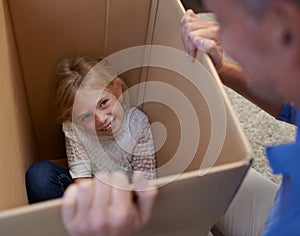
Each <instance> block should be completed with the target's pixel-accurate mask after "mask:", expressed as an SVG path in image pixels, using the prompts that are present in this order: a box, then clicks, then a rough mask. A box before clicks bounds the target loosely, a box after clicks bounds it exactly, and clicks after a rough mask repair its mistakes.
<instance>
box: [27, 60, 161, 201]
mask: <svg viewBox="0 0 300 236" xmlns="http://www.w3.org/2000/svg"><path fill="white" fill-rule="evenodd" d="M57 73H58V76H59V80H58V82H57V86H56V97H55V104H56V107H57V120H58V121H59V122H60V123H61V124H62V129H63V132H64V134H65V143H66V153H67V159H68V166H69V173H68V172H66V170H63V169H61V168H60V167H58V166H55V165H54V164H52V163H49V162H45V161H42V162H38V163H35V164H33V165H32V166H31V167H30V168H29V170H28V171H27V173H26V187H27V193H28V198H29V202H31V203H32V202H37V201H43V200H48V199H52V198H57V197H61V196H62V195H63V192H64V190H65V189H66V187H67V186H68V185H69V184H71V183H72V181H70V179H71V178H72V179H73V180H74V181H75V182H76V181H79V180H80V179H82V178H91V177H93V175H94V174H95V173H96V172H98V171H102V172H108V173H110V172H114V171H122V172H124V173H126V174H127V176H128V177H129V178H130V177H131V175H132V173H133V171H135V170H139V171H143V173H144V176H145V178H147V179H153V178H155V177H156V160H155V156H154V145H153V138H152V134H151V129H150V124H149V121H148V118H147V116H146V115H145V114H144V113H143V112H142V111H140V110H139V109H137V108H130V107H129V106H128V102H127V101H125V100H126V99H125V96H124V94H123V93H124V92H125V90H126V88H127V86H126V85H125V83H124V82H123V80H121V79H120V78H119V77H116V76H115V75H114V74H113V73H112V72H111V71H110V68H109V67H107V66H106V65H105V63H103V62H102V63H99V61H97V60H95V59H93V58H91V57H86V56H85V57H78V58H75V59H65V60H63V61H62V62H61V63H60V64H59V65H58V68H57ZM49 170H52V171H50V174H47V175H49V176H50V175H51V178H49V179H52V180H51V181H50V180H49V183H45V182H43V183H40V182H41V181H40V180H39V179H40V178H39V177H38V175H41V176H42V175H43V179H45V173H47V172H49ZM53 170H55V171H53ZM61 177H65V179H64V180H62V179H61ZM66 178H68V181H67V180H66ZM53 179H55V181H53ZM37 182H38V183H37ZM53 182H56V183H55V184H56V185H57V186H60V187H58V188H59V191H56V190H55V187H54V186H51V187H50V186H49V185H53ZM43 186H47V187H43ZM61 186H64V187H63V188H62V187H61ZM50 188H51V191H49V189H50ZM37 189H38V190H39V191H37ZM42 189H43V190H42ZM58 192H59V193H58ZM47 193H50V195H51V196H49V195H47ZM53 193H55V194H53ZM44 194H46V195H47V196H46V197H41V196H42V195H44Z"/></svg>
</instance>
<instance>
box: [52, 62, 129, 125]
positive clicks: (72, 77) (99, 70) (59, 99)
mask: <svg viewBox="0 0 300 236" xmlns="http://www.w3.org/2000/svg"><path fill="white" fill-rule="evenodd" d="M101 60H102V59H100V60H96V59H94V58H92V57H89V56H81V57H76V58H74V59H64V60H63V61H61V62H60V63H59V64H58V66H57V71H56V72H57V75H58V80H57V83H56V89H55V99H54V105H55V108H56V121H57V122H59V123H63V122H65V121H66V120H71V117H72V109H73V104H74V100H75V96H76V93H77V91H78V89H79V87H80V88H82V89H108V90H109V91H110V92H111V93H113V94H114V95H115V96H116V97H118V94H117V93H116V90H115V88H114V86H115V84H118V85H121V86H122V93H124V92H125V91H126V90H127V85H126V84H125V82H124V81H123V80H122V79H121V78H119V77H117V76H116V73H114V72H113V71H112V70H111V67H110V66H109V65H108V64H107V63H104V62H103V61H102V62H101V63H99V62H100V61H101Z"/></svg>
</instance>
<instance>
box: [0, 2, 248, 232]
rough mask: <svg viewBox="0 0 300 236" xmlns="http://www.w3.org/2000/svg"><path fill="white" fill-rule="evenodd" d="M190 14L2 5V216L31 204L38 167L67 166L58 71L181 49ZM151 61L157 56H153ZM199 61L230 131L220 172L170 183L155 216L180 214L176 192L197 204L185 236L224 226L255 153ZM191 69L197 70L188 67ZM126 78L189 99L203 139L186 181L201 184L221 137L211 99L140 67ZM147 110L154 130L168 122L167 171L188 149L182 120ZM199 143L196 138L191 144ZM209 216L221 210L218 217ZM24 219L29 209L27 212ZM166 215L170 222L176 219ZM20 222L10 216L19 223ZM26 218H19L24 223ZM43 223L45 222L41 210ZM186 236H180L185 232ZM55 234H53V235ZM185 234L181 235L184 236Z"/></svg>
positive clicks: (174, 7)
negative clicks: (30, 178)
mask: <svg viewBox="0 0 300 236" xmlns="http://www.w3.org/2000/svg"><path fill="white" fill-rule="evenodd" d="M182 15H183V9H182V6H181V4H180V2H179V1H176V0H172V1H169V0H143V1H141V0H126V1H124V0H89V1H86V0H64V1H61V0H46V1H40V0H1V2H0V30H1V34H0V35H1V36H0V47H1V50H0V51H1V54H2V56H1V57H0V73H1V79H2V85H1V87H0V96H1V99H0V105H1V107H2V112H1V114H0V121H1V122H0V125H1V131H2V132H1V134H0V146H1V165H0V175H1V176H0V185H1V187H2V189H4V191H2V192H1V196H0V209H1V210H3V209H8V208H13V207H16V206H21V205H26V204H27V198H26V190H25V187H24V175H25V171H26V169H27V168H28V166H29V165H30V164H31V163H33V162H34V161H38V160H54V161H55V160H56V161H59V160H61V159H64V158H65V150H64V139H63V133H62V132H61V128H60V126H59V125H57V124H55V122H54V117H53V106H52V99H53V96H54V88H55V82H56V75H55V68H56V65H57V64H58V62H59V61H60V60H61V59H63V58H65V57H72V56H75V55H78V54H82V55H92V56H94V57H105V56H108V55H110V54H112V53H114V52H117V51H119V50H122V49H126V48H129V47H133V46H140V45H145V44H152V45H164V46H169V47H173V48H177V49H179V50H182V46H181V39H180V25H179V20H180V18H181V16H182ZM153 56H155V55H151V57H153ZM149 60H151V58H150V59H149ZM198 60H199V61H200V62H201V63H202V64H203V65H204V66H205V67H206V68H207V71H206V73H205V72H204V74H202V75H199V77H200V76H201V77H202V78H203V79H204V80H205V79H207V80H209V79H211V78H214V81H215V83H216V85H217V87H216V90H218V91H217V92H219V93H220V94H221V95H222V97H223V99H224V103H225V108H226V128H227V129H226V136H225V141H224V145H223V146H222V150H221V153H220V155H219V157H218V159H217V161H216V163H215V164H214V166H215V169H214V168H213V169H212V171H211V172H210V173H209V174H208V175H206V176H203V177H198V178H196V180H191V178H190V177H189V178H186V179H182V180H180V181H177V182H178V184H174V183H172V184H169V185H166V186H165V187H163V188H162V190H163V191H161V193H160V196H159V198H158V199H159V200H158V202H157V205H156V209H159V208H161V209H162V208H163V207H164V206H165V207H167V209H169V208H172V205H168V206H166V199H167V198H168V196H169V197H170V196H172V195H173V193H172V191H174V194H177V195H180V194H181V195H183V196H182V199H181V200H179V201H182V202H189V206H190V207H184V206H183V205H182V207H178V208H177V210H176V213H174V214H175V215H176V214H177V215H178V214H182V216H184V215H185V214H189V213H188V211H191V212H192V213H190V214H191V215H193V217H190V218H187V219H186V220H184V221H182V222H181V223H180V224H179V222H178V226H182V224H185V225H186V226H187V228H186V227H181V230H183V231H185V232H187V231H186V230H187V229H188V228H190V230H191V232H192V231H193V230H194V229H193V227H190V226H191V225H195V229H196V228H197V227H198V226H197V222H198V218H196V217H195V216H197V215H199V214H202V215H203V209H205V214H206V217H204V218H203V220H202V224H203V225H206V227H205V228H202V230H203V231H201V232H202V233H203V232H206V231H207V230H208V229H209V227H210V226H211V224H212V222H213V220H215V219H216V217H218V216H220V215H221V214H223V213H224V212H225V210H226V208H227V207H228V205H229V203H230V201H231V200H232V198H233V196H234V194H235V192H236V191H237V189H238V187H239V185H240V183H241V181H242V179H243V177H244V175H245V173H246V171H247V169H248V167H249V165H250V162H249V154H250V148H249V145H248V143H247V140H246V138H245V136H244V134H243V132H242V130H241V129H240V126H239V124H238V121H237V119H236V118H235V116H234V112H233V110H232V108H231V106H230V103H229V102H228V98H227V96H226V94H225V92H224V90H223V88H222V85H221V82H220V81H219V79H218V76H217V74H216V72H215V71H214V68H213V65H212V63H211V61H210V60H209V59H208V57H207V56H206V55H204V54H201V53H200V54H199V55H198ZM176 63H178V62H176ZM179 63H181V61H179ZM183 63H189V64H192V63H190V62H188V61H187V59H185V61H183ZM180 66H181V64H178V67H180ZM194 66H195V65H194ZM122 77H123V78H124V79H125V81H126V82H127V84H128V85H129V86H133V85H136V84H139V83H140V82H146V81H147V82H149V81H156V82H162V83H165V84H168V85H171V86H173V87H174V88H177V89H178V90H180V91H181V92H182V93H183V94H184V95H185V96H186V97H187V98H188V99H189V101H190V103H191V104H192V106H193V108H194V109H195V111H196V114H197V116H198V123H199V127H200V130H201V137H200V140H199V145H198V147H197V150H196V154H195V155H194V157H193V158H192V161H191V163H190V164H189V166H188V167H187V168H185V169H184V171H185V172H186V173H187V174H188V173H189V172H191V173H193V174H192V175H193V176H194V175H195V173H194V172H192V171H194V170H198V169H199V168H200V165H201V163H202V160H203V157H204V156H205V153H206V152H207V150H208V147H209V143H210V139H211V137H212V136H213V135H212V127H213V125H212V118H211V108H210V107H209V106H208V104H207V101H206V100H205V97H204V96H203V94H201V93H200V92H199V91H198V90H197V89H196V87H195V86H193V85H192V84H191V83H190V82H188V81H187V80H186V79H185V78H184V77H183V76H182V75H180V74H178V73H176V72H174V71H171V70H167V69H164V68H159V67H144V68H138V69H134V70H130V71H128V72H126V73H124V74H122ZM154 92H155V91H154V90H151V88H149V86H148V87H147V85H146V87H145V88H144V89H141V90H140V91H137V92H136V93H133V94H131V99H132V104H137V103H140V101H141V99H142V100H143V99H145V97H146V96H147V94H149V93H150V94H151V93H154ZM176 99H177V98H176V97H173V98H171V100H173V102H174V104H178V106H180V102H179V101H177V100H176ZM141 107H142V109H143V110H144V111H145V112H146V113H147V114H148V116H149V118H150V121H151V122H161V123H162V124H163V125H164V126H165V128H166V131H167V139H166V142H165V143H164V145H163V146H162V148H161V149H160V150H159V151H158V152H157V153H156V158H157V162H158V166H159V167H162V166H164V165H165V164H166V163H168V161H169V160H171V158H172V157H173V156H174V154H175V153H176V151H177V149H176V148H175V147H177V146H178V144H179V143H180V141H181V140H180V136H181V135H182V134H181V132H182V131H181V130H180V126H181V123H180V120H179V119H178V117H176V114H175V113H174V111H172V109H170V108H168V107H167V106H165V105H164V104H159V103H157V102H147V103H145V104H143V105H142V106H141ZM178 109H180V108H178ZM187 126H188V129H190V130H191V132H193V130H195V127H193V126H191V125H190V126H189V125H187ZM156 132H157V134H156ZM214 132H216V131H214ZM159 136H160V133H159V132H158V130H156V131H155V130H154V137H157V138H159ZM193 138H194V137H193V135H192V134H191V137H190V139H191V140H192V139H193ZM186 148H188V147H186ZM185 150H186V149H185ZM179 155H181V156H182V157H185V155H186V154H185V153H184V152H182V153H179ZM176 173H177V169H176V168H174V169H172V168H171V169H168V170H165V169H164V170H163V171H159V176H160V177H165V176H169V175H172V174H176ZM199 179H200V182H198V183H197V184H198V185H197V186H199V189H198V190H195V184H196V183H193V181H196V182H197V181H199ZM186 181H187V182H186ZM221 186H223V187H221ZM191 191H192V192H193V191H194V194H195V195H194V197H197V196H198V199H200V200H199V202H201V204H200V203H199V208H196V209H198V210H193V209H195V207H193V206H194V204H195V203H192V202H191V201H190V199H189V197H190V196H189V195H188V194H187V195H185V193H189V192H191ZM212 196H214V197H212ZM160 199H164V200H160ZM172 202H173V203H174V201H170V204H171V203H172ZM47 204H48V205H47ZM51 204H54V205H55V206H56V207H57V206H58V205H59V202H54V203H53V202H52V203H45V205H43V204H41V205H39V204H38V206H36V208H34V207H33V208H31V210H29V211H31V212H35V211H36V209H39V210H40V209H43V208H44V209H52V208H51V206H52V205H51ZM174 204H175V203H174ZM197 204H198V203H197ZM177 205H178V204H177ZM179 205H180V204H179ZM201 207H203V208H201ZM211 208H214V209H215V210H213V211H210V210H209V209H211ZM57 209H58V208H55V210H53V209H52V211H54V212H52V213H53V214H54V215H55V214H58V212H57ZM26 211H27V210H24V209H23V210H21V211H20V212H26ZM201 211H202V213H201ZM20 212H19V213H20ZM164 212H165V214H167V213H168V210H167V211H164ZM15 213H16V212H14V214H12V215H14V216H15ZM19 213H18V211H17V213H16V214H17V215H18V214H19ZM48 213H49V211H48ZM42 214H46V213H45V212H44V211H43V213H42ZM154 214H155V217H154V218H153V221H152V222H151V223H150V226H151V225H152V227H150V226H149V227H148V229H146V231H145V235H147V232H148V233H149V232H152V233H154V232H155V233H157V232H156V231H155V230H158V227H154V226H153V225H157V224H159V222H161V221H162V220H163V219H165V218H166V217H167V215H165V214H163V213H162V211H159V210H155V213H154ZM8 215H9V214H8ZM21 215H22V214H21ZM5 216H7V215H5V214H4V215H3V217H2V219H4V218H5ZM35 217H36V216H35ZM56 218H57V217H56ZM0 219H1V217H0ZM14 219H15V220H17V218H14ZM35 219H36V218H35ZM40 219H44V218H43V217H40ZM180 219H181V218H180ZM191 219H193V220H191ZM57 221H59V218H58V219H56V220H54V221H53V222H52V223H48V226H49V227H50V228H49V229H51V225H52V224H54V223H55V224H56V225H57V224H59V223H58V222H57ZM2 222H4V221H2ZM12 222H14V221H13V220H12V221H10V223H9V224H12ZM48 222H49V221H48ZM59 222H60V221H59ZM169 222H172V221H169ZM174 222H176V221H173V223H172V227H175V226H176V223H175V224H174ZM160 224H162V223H160ZM24 225H25V224H24ZM52 226H53V225H52ZM196 226H197V227H196ZM24 227H25V226H24ZM170 227H171V226H170V225H168V223H167V222H166V223H164V226H162V225H161V227H160V228H159V229H160V230H162V232H165V233H166V232H167V231H168V230H169V228H170ZM175 228H176V227H175ZM198 228H199V227H198ZM3 230H4V229H3ZM163 230H165V231H163ZM178 230H179V229H177V232H181V231H180V230H179V231H178ZM3 232H5V231H3ZM23 232H24V231H23ZM197 232H199V229H198V231H197ZM150 234H151V233H149V235H150ZM32 235H33V234H32ZM37 235H38V234H37ZM51 235H54V234H53V231H52V234H51ZM55 235H56V234H55ZM152 235H153V234H152ZM155 235H156V234H155ZM174 235H175V234H174ZM178 235H182V232H181V234H178ZM189 235H192V234H189ZM198 235H199V234H198ZM200 235H202V234H200Z"/></svg>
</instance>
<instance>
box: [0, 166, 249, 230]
mask: <svg viewBox="0 0 300 236" xmlns="http://www.w3.org/2000/svg"><path fill="white" fill-rule="evenodd" d="M229 165H230V164H229ZM248 168H249V163H245V162H242V161H241V162H239V163H236V164H235V165H232V166H230V167H229V166H228V168H226V167H225V168H224V167H223V168H222V167H219V168H218V167H214V168H213V169H211V172H210V174H209V175H206V176H199V175H198V174H199V172H198V171H195V172H188V173H185V174H183V175H181V176H180V177H179V176H177V177H176V176H169V177H167V178H164V179H157V180H154V181H153V183H154V184H157V185H159V186H161V187H160V189H159V194H158V196H157V200H156V202H155V205H154V211H153V217H152V218H151V220H150V222H149V224H148V225H147V226H146V227H145V228H144V229H143V231H142V232H140V233H139V234H138V235H140V236H153V235H157V236H160V235H161V236H164V235H174V236H175V235H178V236H182V235H190V236H192V235H205V236H206V235H207V234H208V231H209V230H210V229H211V227H212V226H213V224H214V223H215V222H216V221H217V220H218V218H219V217H220V216H221V215H222V214H224V213H225V211H226V210H227V207H228V206H229V204H230V202H231V200H232V198H233V197H234V195H235V193H236V192H237V190H238V188H239V186H240V184H241V179H242V178H241V177H244V175H245V174H246V173H247V170H248ZM171 180H172V181H171ZM174 180H176V181H174ZM232 186H234V187H232ZM60 206H61V200H60V199H58V200H52V201H47V202H44V203H38V204H34V205H31V206H30V207H20V208H16V209H14V210H8V211H4V212H2V213H0V234H1V235H14V236H21V235H31V236H40V235H45V236H47V235H49V236H52V235H58V236H62V235H67V234H66V231H65V229H64V227H63V225H62V222H61V215H60ZM16 225H17V227H16Z"/></svg>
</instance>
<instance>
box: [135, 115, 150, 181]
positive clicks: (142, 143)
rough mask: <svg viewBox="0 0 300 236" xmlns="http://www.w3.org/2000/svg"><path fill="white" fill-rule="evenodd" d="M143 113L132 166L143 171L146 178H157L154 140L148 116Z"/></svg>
mask: <svg viewBox="0 0 300 236" xmlns="http://www.w3.org/2000/svg"><path fill="white" fill-rule="evenodd" d="M140 112H141V111H140ZM141 113H142V112H141ZM142 114H143V116H142V119H141V120H140V122H139V123H140V125H141V127H139V129H140V130H141V133H140V135H138V138H137V141H136V144H135V146H134V148H133V151H132V167H133V170H138V171H142V172H143V173H144V176H145V178H147V179H155V178H156V159H155V150H154V141H153V137H152V132H151V128H150V123H149V120H148V117H147V116H146V115H145V114H144V113H142Z"/></svg>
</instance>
